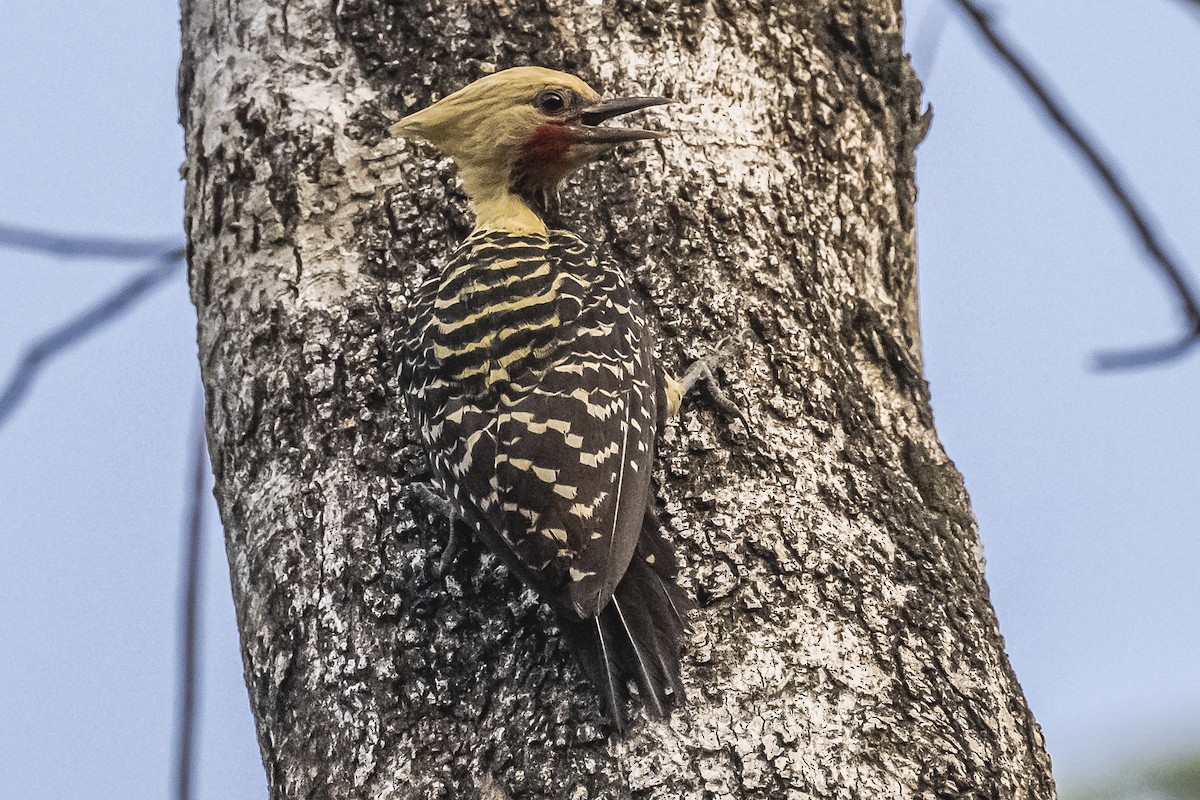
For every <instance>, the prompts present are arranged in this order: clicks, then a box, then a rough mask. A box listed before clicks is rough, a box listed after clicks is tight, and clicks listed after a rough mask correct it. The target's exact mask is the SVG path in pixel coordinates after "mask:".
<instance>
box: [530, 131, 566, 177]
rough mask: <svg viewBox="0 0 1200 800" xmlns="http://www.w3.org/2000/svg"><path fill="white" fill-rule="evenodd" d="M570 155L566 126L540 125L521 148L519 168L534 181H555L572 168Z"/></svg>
mask: <svg viewBox="0 0 1200 800" xmlns="http://www.w3.org/2000/svg"><path fill="white" fill-rule="evenodd" d="M570 153H571V133H570V131H569V130H568V129H567V126H566V125H553V124H549V123H546V124H542V125H539V126H537V128H535V129H534V131H533V134H532V135H530V137H529V138H528V139H527V140H526V141H525V144H524V145H523V146H522V147H521V167H522V168H523V171H524V173H525V174H526V175H527V176H529V177H531V178H535V179H536V180H539V181H545V180H551V181H553V180H557V179H558V178H561V177H562V176H563V175H564V174H566V173H567V172H568V171H569V170H570V168H571V166H572V164H571V155H570Z"/></svg>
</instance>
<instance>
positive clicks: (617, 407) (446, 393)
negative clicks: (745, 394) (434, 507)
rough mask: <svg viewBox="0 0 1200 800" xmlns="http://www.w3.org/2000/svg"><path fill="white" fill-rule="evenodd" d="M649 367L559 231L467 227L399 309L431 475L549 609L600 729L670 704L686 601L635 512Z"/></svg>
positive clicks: (641, 332)
mask: <svg viewBox="0 0 1200 800" xmlns="http://www.w3.org/2000/svg"><path fill="white" fill-rule="evenodd" d="M664 381H665V376H664V374H663V372H662V370H661V369H660V368H659V366H658V365H657V363H656V361H655V359H654V356H653V348H652V343H651V338H650V332H649V329H648V328H647V326H646V323H645V320H644V318H643V316H642V312H641V309H640V307H639V305H638V303H637V301H636V298H635V297H634V296H633V295H632V293H631V292H630V290H629V287H628V285H627V282H626V280H625V278H624V276H623V275H622V274H621V273H620V272H619V271H618V270H617V269H615V268H614V267H612V266H611V265H608V264H604V263H601V262H599V261H598V260H597V258H596V256H595V253H594V252H593V251H592V249H591V248H590V247H588V246H587V245H586V244H584V243H583V242H582V241H581V240H580V239H578V238H577V237H575V236H574V235H573V234H570V233H568V232H564V231H550V232H549V234H540V233H521V234H518V233H510V232H504V231H494V230H477V231H476V232H475V233H473V234H472V235H471V236H470V237H469V238H468V239H467V240H466V241H465V242H464V243H463V244H462V246H461V247H460V248H459V249H458V251H457V252H456V253H455V255H454V257H453V259H452V260H451V262H450V264H449V265H448V267H447V268H446V269H445V270H444V272H443V273H442V274H440V275H438V276H435V277H433V278H431V279H430V280H428V281H427V282H426V283H425V284H424V285H423V286H422V288H421V289H420V291H419V292H418V294H417V296H416V298H415V299H414V301H413V303H412V305H411V306H410V312H409V331H408V337H407V339H406V340H405V342H404V346H403V352H402V368H401V383H402V384H403V386H404V388H405V391H406V393H407V395H408V399H409V407H410V415H411V417H412V420H413V422H414V425H415V428H416V430H417V432H418V435H419V436H420V437H421V439H422V440H423V442H424V444H425V446H426V447H427V448H428V451H429V455H430V459H431V463H432V467H433V472H434V475H435V479H436V481H437V482H438V483H439V485H440V486H441V488H442V489H443V491H445V493H446V494H447V496H448V497H449V498H450V500H451V502H452V504H453V506H454V508H455V510H456V511H457V513H458V514H459V515H461V517H462V518H463V519H465V520H466V521H467V522H468V523H470V524H471V525H472V526H473V527H474V528H475V530H476V531H477V532H478V533H479V535H480V537H481V538H482V539H483V541H484V542H485V543H486V544H487V545H488V547H490V548H491V549H492V550H493V551H494V552H496V553H497V554H498V555H499V556H500V557H501V558H503V559H504V561H505V562H506V563H507V564H508V565H509V566H510V567H511V568H512V569H514V570H515V571H516V573H517V574H518V575H519V576H520V577H521V578H522V579H523V580H524V581H525V582H526V583H527V584H528V585H530V586H531V587H532V588H534V589H535V590H536V591H537V592H538V593H539V595H540V596H541V597H542V598H543V599H545V600H546V601H547V602H548V603H550V604H551V606H553V607H554V609H555V610H556V612H557V613H558V616H559V618H560V620H561V624H562V627H563V629H564V634H565V636H566V638H567V640H568V642H569V643H570V644H571V646H572V648H573V649H574V650H575V651H576V653H577V654H578V656H579V658H580V661H581V663H582V664H583V666H584V668H585V671H586V672H587V673H588V676H589V678H590V679H591V680H592V681H593V683H595V684H596V685H597V686H598V687H599V688H600V689H601V690H602V692H603V694H604V697H605V701H606V706H607V708H608V712H609V715H610V717H611V719H612V720H613V722H614V724H615V725H617V727H619V728H620V727H624V725H625V723H626V702H627V700H628V696H629V691H628V681H629V680H633V681H635V682H636V683H637V684H638V687H639V694H640V695H641V696H642V698H643V702H644V703H645V704H646V706H647V708H648V709H649V710H650V711H651V712H652V713H654V714H656V715H657V716H659V717H664V716H666V715H667V713H669V710H670V708H671V707H672V705H673V704H674V703H675V702H676V701H677V700H679V699H680V698H682V694H683V692H682V686H681V684H680V680H679V657H680V649H681V646H682V637H683V634H684V631H685V630H686V620H685V617H684V611H685V605H686V603H687V600H686V598H685V596H684V594H683V592H682V591H681V590H680V589H679V587H678V586H677V585H676V584H675V582H674V576H675V557H674V553H673V550H672V548H671V547H670V545H669V544H668V543H667V542H666V540H665V539H663V538H662V536H661V535H660V534H659V531H658V527H657V524H656V521H655V518H654V516H653V513H652V511H651V508H650V507H651V501H652V490H651V484H650V476H651V468H652V464H653V460H654V445H655V438H656V434H657V431H658V429H659V426H660V425H661V423H662V418H663V416H664V409H665V397H664V385H665V383H664Z"/></svg>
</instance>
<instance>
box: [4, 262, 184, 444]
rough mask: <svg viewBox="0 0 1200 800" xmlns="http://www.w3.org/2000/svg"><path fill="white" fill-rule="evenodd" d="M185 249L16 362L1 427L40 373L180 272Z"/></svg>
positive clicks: (56, 331) (45, 337) (35, 343)
mask: <svg viewBox="0 0 1200 800" xmlns="http://www.w3.org/2000/svg"><path fill="white" fill-rule="evenodd" d="M183 255H184V251H183V249H182V248H181V249H177V250H172V251H171V252H168V253H162V254H161V255H160V256H159V257H158V258H157V259H156V260H155V263H154V265H153V266H151V267H150V268H149V269H146V270H144V271H142V272H139V273H137V274H136V275H134V276H133V277H132V278H130V279H129V280H128V281H126V282H125V283H123V284H122V285H121V286H119V287H117V289H116V290H115V291H114V292H112V293H111V294H109V295H108V296H107V297H105V298H103V299H102V300H100V302H98V303H96V304H95V305H93V306H90V307H89V308H86V309H84V310H83V312H81V313H80V314H79V315H78V316H76V317H74V318H73V319H71V320H68V321H67V322H66V323H65V324H63V325H61V326H59V327H58V328H55V329H54V330H52V331H50V332H49V333H47V334H45V335H43V336H42V337H41V338H39V339H36V340H34V341H33V343H31V344H30V345H29V346H28V347H27V348H26V349H25V352H24V353H23V354H22V355H21V358H20V359H19V360H18V362H17V367H16V369H15V370H14V371H13V374H12V376H11V377H10V378H9V379H8V383H7V385H5V387H4V389H3V391H0V427H3V425H4V423H5V422H7V421H8V418H9V417H10V416H11V415H12V413H13V411H15V410H16V408H17V406H18V405H19V404H20V402H21V400H23V399H24V398H25V395H26V393H27V392H28V391H29V388H30V387H31V386H32V385H33V382H34V380H35V379H36V378H37V376H38V374H39V373H40V372H41V370H42V369H43V368H44V367H45V366H46V364H47V363H49V362H50V360H51V359H53V358H54V357H55V356H59V355H61V354H62V353H63V352H65V351H66V350H67V349H69V348H70V347H72V346H73V345H75V344H78V343H79V342H80V341H82V340H84V339H86V338H87V337H88V336H89V335H90V334H92V333H94V332H95V331H96V330H98V329H99V328H100V327H102V326H103V325H105V324H106V323H108V322H112V321H113V320H115V319H117V318H118V317H120V316H121V315H122V314H123V313H125V312H126V311H128V310H129V309H130V308H132V307H133V305H134V304H135V303H136V302H137V301H138V300H139V299H141V298H142V297H143V296H144V295H146V294H147V293H148V292H150V290H151V289H154V288H155V287H157V286H159V285H160V284H162V283H163V282H164V281H166V279H167V278H169V277H171V276H172V275H174V274H175V273H176V272H177V271H178V264H179V263H180V262H181V261H182V260H183Z"/></svg>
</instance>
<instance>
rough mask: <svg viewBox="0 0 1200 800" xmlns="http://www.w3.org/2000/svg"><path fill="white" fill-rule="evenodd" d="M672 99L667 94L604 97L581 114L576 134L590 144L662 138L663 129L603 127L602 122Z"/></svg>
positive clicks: (664, 103)
mask: <svg viewBox="0 0 1200 800" xmlns="http://www.w3.org/2000/svg"><path fill="white" fill-rule="evenodd" d="M670 102H671V101H670V100H668V99H667V98H665V97H615V98H613V99H612V100H601V101H600V102H599V103H594V104H592V105H590V106H588V107H587V108H585V109H583V112H582V113H581V114H580V116H579V120H580V122H582V123H583V125H582V126H580V128H579V130H578V133H577V136H578V138H579V140H580V141H583V142H586V143H588V144H620V143H621V142H636V141H639V140H641V139H661V138H662V137H664V136H666V134H665V133H662V132H661V131H643V130H638V129H636V128H602V127H599V126H600V123H602V122H604V121H605V120H609V119H612V118H613V117H618V116H620V115H622V114H628V113H630V112H632V111H640V110H642V109H643V108H650V107H651V106H661V105H666V104H667V103H670Z"/></svg>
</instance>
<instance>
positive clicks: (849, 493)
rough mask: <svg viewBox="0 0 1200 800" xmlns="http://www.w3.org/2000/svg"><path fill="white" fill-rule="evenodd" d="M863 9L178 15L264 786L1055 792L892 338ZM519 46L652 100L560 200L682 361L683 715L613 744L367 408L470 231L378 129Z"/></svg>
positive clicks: (386, 425)
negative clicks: (663, 128)
mask: <svg viewBox="0 0 1200 800" xmlns="http://www.w3.org/2000/svg"><path fill="white" fill-rule="evenodd" d="M901 22H902V19H901V12H900V8H899V4H898V3H896V2H884V1H883V0H822V1H820V2H799V1H798V0H797V1H795V2H784V3H765V2H757V0H712V2H700V1H699V0H688V1H684V2H677V3H665V2H660V1H659V0H649V1H647V2H638V1H637V0H601V1H598V2H589V3H586V4H576V3H566V2H562V1H561V0H540V1H539V2H529V3H520V4H517V3H513V2H507V1H506V0H493V1H492V2H486V3H471V2H462V0H416V1H415V2H405V3H395V2H385V1H384V0H340V2H337V3H332V4H331V3H318V2H314V1H313V0H304V1H301V0H222V2H215V0H214V1H213V2H196V0H185V2H184V3H183V45H184V54H183V62H182V65H181V70H180V103H181V116H182V119H183V123H184V126H185V133H186V143H187V163H186V165H185V175H186V178H187V198H186V203H187V227H188V236H189V264H190V280H191V288H192V296H193V299H194V301H195V303H196V307H197V312H198V319H199V322H198V334H199V355H200V360H201V365H202V369H203V373H204V382H205V388H206V393H207V411H208V420H209V439H210V444H211V452H212V454H213V466H214V470H215V473H216V477H217V498H218V501H219V505H220V508H221V514H222V520H223V523H224V525H225V531H226V540H227V549H228V553H229V561H230V569H231V576H232V581H233V591H234V598H235V604H236V608H237V612H238V623H239V628H240V630H241V636H242V646H243V654H244V660H245V674H246V682H247V685H248V687H249V691H250V699H251V705H252V707H253V710H254V714H255V719H256V724H257V729H258V735H259V742H260V746H261V749H262V753H263V760H264V764H265V765H266V768H267V773H268V779H269V783H270V787H271V793H272V797H273V798H359V797H372V798H442V797H445V798H469V797H483V798H556V799H557V798H564V799H565V798H570V799H571V800H580V799H581V798H623V797H638V798H663V799H665V798H689V799H691V798H759V797H762V798H789V800H790V799H791V798H824V797H831V798H832V797H904V798H908V797H914V798H915V797H922V798H924V797H995V798H1049V797H1052V796H1053V794H1054V790H1053V782H1052V780H1051V778H1050V772H1049V762H1048V759H1047V757H1046V754H1045V749H1044V746H1043V743H1042V741H1041V737H1040V733H1039V731H1038V728H1037V725H1036V723H1035V722H1034V720H1033V717H1032V715H1031V714H1030V713H1029V711H1028V709H1027V708H1026V705H1025V701H1024V698H1023V697H1022V695H1021V691H1020V687H1019V686H1018V684H1017V682H1016V679H1015V677H1014V676H1013V673H1012V671H1011V668H1010V667H1009V664H1008V661H1007V658H1006V656H1005V654H1004V651H1003V643H1002V640H1001V638H1000V635H999V632H998V628H997V623H996V620H995V616H994V613H993V611H992V608H991V605H990V602H989V599H988V594H987V587H986V583H985V582H984V577H983V562H982V556H981V549H980V545H979V540H978V534H977V531H976V527H975V523H974V520H973V517H972V515H971V512H970V508H969V503H968V500H967V497H966V494H965V491H964V489H963V486H962V481H961V478H960V476H959V475H958V473H957V471H956V470H955V468H954V466H953V465H952V464H951V463H950V461H949V459H948V458H947V457H946V455H945V454H944V452H943V450H942V447H941V445H940V443H939V442H938V440H937V436H936V432H935V430H934V428H933V423H932V416H931V413H930V410H929V404H928V392H927V389H926V386H925V383H924V380H923V378H922V377H921V360H920V352H919V340H918V333H917V327H916V300H915V288H914V287H915V275H916V261H915V247H914V228H913V225H914V220H913V203H914V200H915V184H914V155H913V153H914V149H915V147H916V144H917V142H918V141H919V140H920V137H921V136H922V135H923V132H924V129H925V126H926V125H927V118H926V117H924V116H922V114H921V113H920V86H919V83H918V82H917V80H916V78H915V76H914V75H913V73H912V71H911V68H910V67H909V64H908V59H907V56H906V55H905V53H904V51H903V40H902V33H901V30H902V29H901ZM528 63H537V64H542V65H545V66H550V67H555V68H559V69H565V70H567V71H571V72H574V73H577V74H579V75H581V76H582V77H584V78H585V79H586V80H588V81H589V82H591V83H592V84H593V85H594V86H596V87H597V88H599V89H601V90H602V91H604V92H607V93H620V92H647V93H653V94H665V95H668V96H670V97H672V98H674V99H675V100H676V103H675V105H674V106H672V107H671V108H670V111H669V113H668V114H667V115H665V120H666V125H667V127H668V128H669V129H670V131H671V133H672V136H671V138H669V139H666V140H663V141H662V142H660V143H658V144H657V145H656V146H655V147H654V148H649V149H642V150H634V149H631V150H629V151H621V152H620V153H619V154H618V158H616V159H614V160H613V161H612V162H611V163H606V164H604V165H601V166H599V167H597V168H594V169H593V170H591V171H589V172H587V173H585V174H584V175H582V176H580V177H579V178H577V179H576V180H574V181H573V182H572V183H571V184H570V186H568V187H567V189H566V190H565V191H564V192H563V196H562V207H563V210H564V217H565V219H566V220H568V221H569V224H571V225H572V227H573V228H574V229H575V230H576V231H578V232H580V233H581V234H583V235H586V236H587V237H589V238H590V239H591V240H592V241H594V242H596V244H597V246H599V247H600V248H601V249H602V250H603V251H604V253H605V254H607V255H608V256H609V257H611V258H614V259H616V260H617V261H618V262H619V263H620V264H621V265H623V266H624V267H625V268H626V269H627V270H628V271H629V274H630V275H631V276H633V278H634V282H635V285H636V287H637V289H638V291H639V292H640V293H641V294H642V296H643V300H644V302H645V304H646V305H647V307H648V308H649V309H651V311H652V316H653V318H654V323H655V326H656V328H657V330H658V331H659V334H660V354H661V356H662V358H663V359H664V360H665V362H666V363H667V364H669V365H675V366H677V367H682V366H683V365H684V364H685V363H686V362H687V361H688V360H690V359H691V358H692V357H695V356H697V355H701V354H703V353H704V352H706V349H707V348H709V347H711V346H712V345H713V344H715V343H716V342H717V341H719V340H720V339H722V338H723V337H724V336H726V335H728V334H730V333H734V334H739V335H740V337H741V340H740V344H739V346H738V348H737V349H736V351H735V355H734V356H733V358H732V359H731V361H730V362H729V363H728V364H727V365H726V367H725V369H724V370H723V372H722V378H723V383H724V385H725V387H726V389H727V390H728V391H729V392H730V393H731V394H732V395H733V397H734V398H736V400H737V402H738V403H739V404H740V405H741V406H742V407H743V408H744V409H745V410H746V413H747V414H748V416H749V419H750V421H751V425H750V426H749V431H747V430H746V429H745V428H743V427H742V426H741V425H740V423H737V422H736V421H733V420H729V419H726V418H724V417H723V416H722V415H721V414H720V413H718V412H716V411H715V410H714V408H713V407H712V405H711V404H709V403H706V402H705V400H704V398H703V396H702V395H700V396H697V397H696V398H695V399H693V400H692V401H690V402H689V404H688V406H686V408H685V414H684V417H683V419H682V421H681V422H680V424H679V425H678V426H676V427H674V428H672V429H670V430H668V432H667V435H666V436H665V437H664V441H663V443H662V446H661V452H662V456H661V458H660V468H659V470H658V472H657V475H656V478H657V482H658V484H659V486H660V492H659V494H660V498H661V500H660V502H661V506H662V511H663V517H664V520H665V521H666V523H667V527H668V531H669V532H670V535H671V536H672V537H673V538H674V539H675V541H676V542H677V543H678V545H679V547H680V549H681V551H682V556H683V561H684V567H683V570H682V582H683V583H684V584H685V585H686V586H687V587H688V589H689V590H690V591H691V592H692V593H693V594H694V596H695V597H696V598H697V599H698V600H699V601H700V605H701V608H700V609H699V610H698V611H697V612H695V614H694V617H693V622H694V627H695V630H694V633H693V637H692V640H691V641H690V642H689V645H688V650H687V653H686V655H685V681H686V684H687V687H688V692H689V702H688V705H687V706H686V707H685V708H684V709H682V710H681V711H680V712H679V713H677V714H676V715H675V716H674V718H673V719H672V720H671V722H670V723H669V724H665V725H664V724H657V723H650V722H646V723H645V724H640V725H638V726H636V727H635V729H634V730H633V731H632V732H631V733H630V734H629V735H627V736H626V737H624V738H613V737H610V736H608V735H607V734H608V731H607V729H606V728H605V727H604V725H603V724H602V719H601V716H600V714H599V707H598V704H597V701H596V698H595V697H594V696H593V694H592V692H591V690H590V688H589V687H588V685H587V683H586V682H585V681H584V680H583V678H582V676H581V675H580V673H579V671H578V670H577V669H576V667H575V665H574V664H573V663H572V661H571V658H570V656H569V654H568V653H567V652H566V651H565V649H564V648H563V646H562V645H561V643H560V642H559V641H558V639H557V637H556V636H555V635H554V634H553V632H552V631H551V626H552V619H551V615H550V614H549V613H548V612H547V611H546V610H545V609H544V608H542V607H541V606H540V605H539V604H538V603H537V602H536V600H535V599H534V598H533V597H531V596H530V595H529V594H528V593H527V592H524V591H522V589H521V587H520V585H519V583H518V582H517V581H516V580H515V579H514V578H512V577H511V576H509V575H508V574H507V573H506V571H505V570H504V569H503V568H502V567H500V566H499V565H498V564H497V562H496V561H495V559H493V558H492V557H490V556H489V555H487V554H486V553H484V552H483V551H482V549H481V548H480V547H479V545H478V544H475V543H468V544H467V545H466V546H465V547H464V550H463V552H462V553H460V554H459V556H458V558H457V559H456V560H455V562H454V564H453V568H452V569H451V570H450V572H449V573H448V574H445V575H442V574H440V572H439V570H438V568H437V562H438V559H439V557H440V555H441V552H442V548H443V547H444V543H445V540H446V534H447V530H446V524H445V521H444V520H440V519H438V518H437V515H436V514H435V513H434V512H433V510H432V509H430V508H428V507H426V506H425V505H424V504H423V503H422V502H421V500H420V498H419V496H418V495H416V494H414V493H413V492H412V491H411V488H410V487H411V484H412V483H413V481H416V480H420V479H421V477H422V461H421V457H420V455H419V454H418V453H416V452H415V451H414V449H413V448H412V446H411V444H412V443H411V441H410V438H409V436H408V433H407V430H406V422H405V415H404V411H403V408H402V403H401V401H400V399H399V398H398V397H397V396H396V391H395V380H394V366H393V356H392V353H393V350H394V346H395V339H396V337H397V335H398V332H399V331H398V328H397V326H398V325H399V311H400V310H401V309H402V307H403V305H404V303H405V299H406V297H407V295H408V294H409V293H410V292H411V290H412V289H413V287H414V286H415V285H416V284H417V283H418V282H419V281H420V280H421V279H422V278H423V277H424V276H425V275H427V274H429V272H430V271H431V270H436V269H438V268H439V265H440V264H442V263H444V261H445V258H446V256H447V254H448V253H449V251H450V249H451V248H452V247H453V246H454V244H455V242H456V241H457V240H459V239H461V238H462V237H463V236H464V235H465V233H466V232H467V230H468V228H469V225H470V222H469V217H468V215H467V211H466V208H465V204H464V199H463V197H462V195H461V193H460V192H459V191H458V189H457V188H456V184H455V181H454V178H453V174H452V171H451V170H450V169H449V165H448V164H447V163H445V162H442V161H438V160H436V156H435V155H434V154H433V153H432V151H430V150H428V149H425V148H423V147H419V146H412V145H410V144H406V143H399V142H395V141H392V140H389V138H388V137H387V135H386V133H385V128H386V125H387V124H388V121H389V120H390V119H391V118H393V117H394V116H396V115H398V114H402V113H405V112H407V111H411V110H414V109H416V108H418V107H421V106H423V105H425V104H426V103H428V102H429V101H430V100H431V99H434V98H435V97H438V96H441V95H444V94H445V93H447V92H449V91H451V90H453V89H455V88H457V87H458V86H460V85H462V84H464V83H466V82H468V81H469V80H472V79H473V78H476V77H478V76H479V75H480V74H482V73H484V72H486V71H489V70H493V69H497V68H501V67H506V66H513V65H519V64H528Z"/></svg>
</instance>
